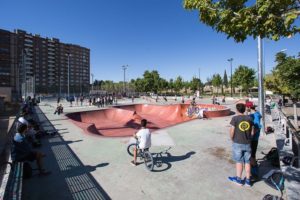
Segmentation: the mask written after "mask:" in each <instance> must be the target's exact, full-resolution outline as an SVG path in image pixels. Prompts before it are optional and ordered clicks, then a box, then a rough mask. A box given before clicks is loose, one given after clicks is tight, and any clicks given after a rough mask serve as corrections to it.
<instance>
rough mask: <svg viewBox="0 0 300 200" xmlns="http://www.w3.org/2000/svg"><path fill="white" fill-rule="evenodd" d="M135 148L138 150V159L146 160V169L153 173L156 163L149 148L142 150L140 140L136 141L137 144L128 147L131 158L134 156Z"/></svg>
mask: <svg viewBox="0 0 300 200" xmlns="http://www.w3.org/2000/svg"><path fill="white" fill-rule="evenodd" d="M134 148H136V149H137V154H136V156H137V158H140V160H144V163H145V166H146V169H148V170H149V171H152V170H153V167H154V161H153V157H152V155H151V153H150V152H149V148H146V149H140V148H139V142H138V140H136V143H132V144H129V145H128V147H127V152H128V154H129V155H130V156H133V152H134Z"/></svg>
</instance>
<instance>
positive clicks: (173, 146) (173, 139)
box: [24, 99, 279, 199]
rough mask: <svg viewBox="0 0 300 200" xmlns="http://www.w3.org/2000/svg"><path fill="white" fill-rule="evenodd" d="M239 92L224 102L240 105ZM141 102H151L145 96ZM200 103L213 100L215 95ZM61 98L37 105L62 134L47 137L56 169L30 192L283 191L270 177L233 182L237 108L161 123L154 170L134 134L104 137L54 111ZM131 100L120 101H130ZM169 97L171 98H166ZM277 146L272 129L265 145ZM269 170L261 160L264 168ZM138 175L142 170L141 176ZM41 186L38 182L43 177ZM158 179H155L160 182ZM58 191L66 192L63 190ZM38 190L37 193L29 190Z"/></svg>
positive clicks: (249, 194) (243, 195)
mask: <svg viewBox="0 0 300 200" xmlns="http://www.w3.org/2000/svg"><path fill="white" fill-rule="evenodd" d="M235 102H236V100H228V101H227V102H226V104H225V105H224V106H226V107H228V108H230V109H231V110H232V111H233V112H234V106H235ZM136 103H137V104H147V103H149V102H147V101H145V100H144V99H139V100H137V101H136ZM197 103H203V104H209V103H210V100H209V99H203V100H200V101H199V102H197ZM55 104H56V103H55V102H53V101H52V102H51V101H42V102H41V103H40V105H39V107H38V108H37V113H38V116H39V119H40V120H41V121H42V122H43V125H44V126H45V127H46V128H47V129H48V130H49V131H50V130H57V131H58V132H59V134H58V135H56V136H53V137H50V138H47V139H46V141H45V145H44V146H43V147H42V150H43V151H45V152H47V159H46V160H45V165H46V166H47V167H49V168H50V170H51V171H52V172H53V173H52V175H51V176H49V177H43V178H39V177H33V178H32V179H29V180H25V181H24V199H41V198H43V199H54V198H56V199H128V198H130V199H141V198H146V199H157V198H162V196H163V197H164V199H199V198H201V199H221V198H222V199H223V198H225V199H230V198H231V199H232V198H233V199H250V198H255V199H259V198H262V197H263V196H264V195H265V194H269V193H270V194H275V195H279V192H278V191H276V190H274V189H272V188H270V187H269V186H268V185H266V184H265V183H264V182H263V181H259V182H256V183H255V184H254V185H253V187H251V188H242V189H241V188H240V187H237V186H236V185H234V184H228V180H227V177H228V176H229V175H232V174H234V173H235V171H234V163H233V162H232V160H231V141H230V139H229V135H228V134H229V122H230V119H231V117H232V115H229V116H224V117H215V118H209V119H206V120H204V119H193V120H188V121H186V122H184V123H179V124H178V125H172V126H170V127H168V128H162V129H159V130H156V131H155V133H154V134H153V135H152V147H151V149H150V151H151V153H152V154H153V157H154V158H156V157H157V158H159V159H160V161H161V166H160V167H154V169H153V172H149V171H147V170H146V169H145V167H144V166H143V165H142V164H140V165H138V166H136V167H133V166H131V165H130V160H131V159H132V158H131V157H130V156H129V155H128V154H127V152H126V147H127V145H128V144H129V143H131V142H132V137H101V136H100V137H99V135H95V134H86V133H85V131H84V130H83V129H81V128H78V126H77V125H76V123H74V122H72V120H70V119H69V118H68V117H66V116H65V115H53V109H54V107H55ZM129 104H132V103H131V102H130V101H124V102H119V105H118V106H120V107H122V106H125V107H128V105H129ZM67 105H68V104H66V106H65V114H66V115H68V114H69V113H76V112H85V111H87V110H89V111H91V112H93V111H92V110H98V108H97V107H92V106H85V107H80V106H78V107H76V106H73V107H68V106H67ZM163 105H165V104H163ZM274 146H276V144H275V140H274V138H273V136H272V135H266V136H263V137H262V139H261V140H260V144H259V150H258V154H259V155H258V157H263V155H262V154H260V152H261V151H264V152H266V151H268V150H269V149H270V148H272V147H274ZM269 170H270V166H269V165H268V164H267V163H262V164H261V169H260V172H261V173H262V174H263V173H265V172H266V171H269ZM137 177H143V178H142V179H140V178H137ZM41 184H42V185H51V186H52V187H47V188H46V187H45V188H44V187H42V188H40V190H39V192H33V190H34V189H33V188H36V187H39V186H40V185H41ZM154 186H155V187H154ZM57 191H59V192H57ZM29 193H30V194H31V195H30V198H29V196H27V198H26V194H29Z"/></svg>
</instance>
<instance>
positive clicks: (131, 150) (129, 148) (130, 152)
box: [127, 144, 136, 156]
mask: <svg viewBox="0 0 300 200" xmlns="http://www.w3.org/2000/svg"><path fill="white" fill-rule="evenodd" d="M135 147H136V144H130V145H128V147H127V153H128V154H129V155H131V156H133V151H134V148H135Z"/></svg>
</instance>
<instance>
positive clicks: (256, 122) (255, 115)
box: [250, 106, 261, 177]
mask: <svg viewBox="0 0 300 200" xmlns="http://www.w3.org/2000/svg"><path fill="white" fill-rule="evenodd" d="M250 109H251V114H250V117H251V119H252V121H253V126H254V136H253V137H252V140H251V174H252V175H253V176H256V177H257V176H258V165H257V162H256V150H257V146H258V139H259V136H260V129H261V124H260V120H261V114H260V112H258V111H257V110H256V109H255V106H252V107H251V108H250Z"/></svg>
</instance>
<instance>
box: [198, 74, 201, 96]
mask: <svg viewBox="0 0 300 200" xmlns="http://www.w3.org/2000/svg"><path fill="white" fill-rule="evenodd" d="M198 70H199V98H200V90H201V79H200V68H198Z"/></svg>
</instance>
